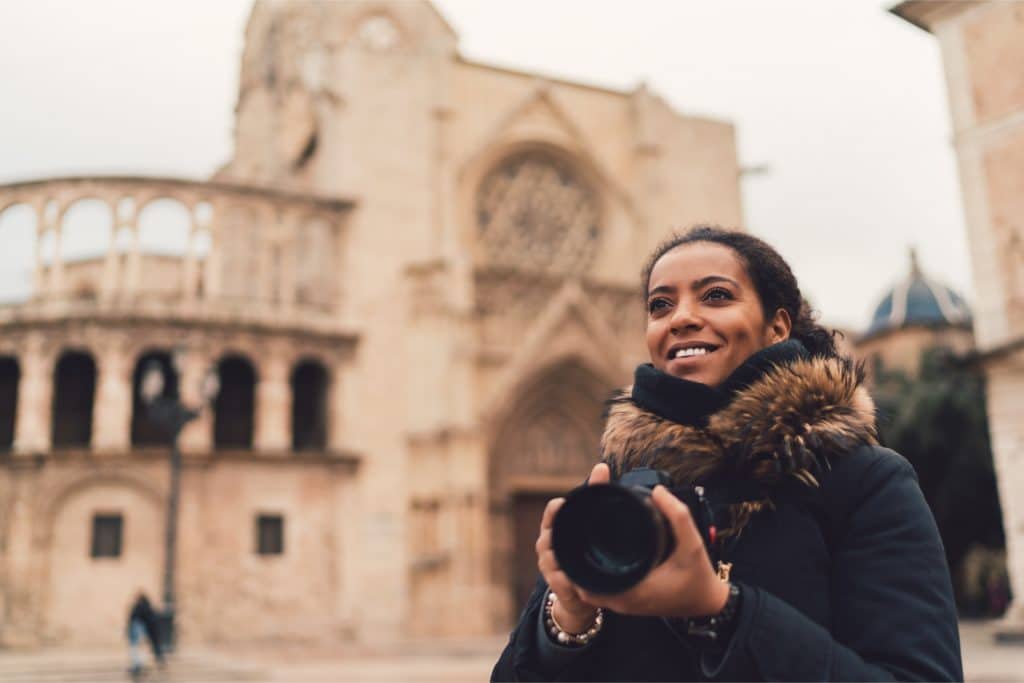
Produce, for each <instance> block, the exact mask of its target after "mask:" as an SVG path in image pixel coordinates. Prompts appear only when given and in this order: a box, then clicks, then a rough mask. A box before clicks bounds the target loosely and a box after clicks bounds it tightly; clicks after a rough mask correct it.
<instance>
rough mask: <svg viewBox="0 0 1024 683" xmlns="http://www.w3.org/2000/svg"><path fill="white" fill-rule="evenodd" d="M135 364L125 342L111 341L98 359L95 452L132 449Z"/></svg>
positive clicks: (93, 430)
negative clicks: (133, 375)
mask: <svg viewBox="0 0 1024 683" xmlns="http://www.w3.org/2000/svg"><path fill="white" fill-rule="evenodd" d="M133 362H134V358H132V357H130V356H129V353H128V348H127V344H125V343H124V341H123V340H111V341H110V343H108V345H107V347H106V348H105V349H104V351H103V355H102V356H100V358H99V363H98V365H99V367H98V368H97V370H98V376H97V378H96V399H95V401H94V402H93V409H92V450H93V451H105V452H110V451H121V452H124V451H127V450H129V449H130V448H131V425H132V374H133V372H132V371H133V370H134V367H133Z"/></svg>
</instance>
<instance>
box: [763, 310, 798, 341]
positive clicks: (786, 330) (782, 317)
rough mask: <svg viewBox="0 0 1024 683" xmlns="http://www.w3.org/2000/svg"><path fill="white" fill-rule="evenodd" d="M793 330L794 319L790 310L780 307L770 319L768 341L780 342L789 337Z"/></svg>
mask: <svg viewBox="0 0 1024 683" xmlns="http://www.w3.org/2000/svg"><path fill="white" fill-rule="evenodd" d="M792 331H793V320H792V319H791V318H790V317H789V311H787V310H786V309H785V308H780V309H778V310H776V311H775V315H774V316H772V319H771V320H769V321H768V330H767V332H768V343H769V344H778V343H780V342H784V341H786V340H787V339H789V334H790V332H792Z"/></svg>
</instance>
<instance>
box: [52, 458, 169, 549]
mask: <svg viewBox="0 0 1024 683" xmlns="http://www.w3.org/2000/svg"><path fill="white" fill-rule="evenodd" d="M99 485H114V486H124V487H126V488H129V489H132V490H134V491H136V492H137V493H139V494H141V495H142V497H144V498H147V499H148V500H149V501H150V502H151V503H152V504H153V505H155V506H156V507H157V508H158V509H160V510H162V509H164V507H166V505H167V497H166V494H165V493H164V491H162V490H160V489H158V488H157V487H155V486H153V484H152V482H150V481H147V480H146V479H145V478H143V477H141V476H137V475H135V474H133V473H131V472H128V471H123V472H97V473H93V474H87V475H85V476H83V477H81V478H77V479H75V480H73V481H70V482H66V483H64V484H63V485H61V486H59V487H57V488H56V489H55V490H52V491H50V492H48V493H47V494H46V495H42V496H39V499H38V502H37V505H38V511H37V515H38V516H37V519H41V520H43V523H42V524H40V525H38V526H36V528H35V536H34V538H33V542H34V543H35V545H36V547H37V548H48V547H49V545H50V540H51V538H52V535H53V525H54V522H55V521H56V519H57V515H58V514H59V513H60V511H61V509H62V508H63V507H64V505H65V504H66V503H67V502H68V501H69V500H71V499H72V498H74V497H75V496H77V495H78V494H79V493H82V492H85V491H87V490H88V489H91V488H94V487H96V486H99Z"/></svg>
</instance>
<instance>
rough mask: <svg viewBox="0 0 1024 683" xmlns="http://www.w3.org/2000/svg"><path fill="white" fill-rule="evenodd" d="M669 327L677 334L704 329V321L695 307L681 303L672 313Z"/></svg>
mask: <svg viewBox="0 0 1024 683" xmlns="http://www.w3.org/2000/svg"><path fill="white" fill-rule="evenodd" d="M669 326H670V327H671V329H672V332H675V333H679V332H682V331H683V330H699V329H700V328H702V327H704V320H703V319H702V318H701V317H700V315H699V314H698V312H697V310H696V307H695V306H693V305H691V304H686V303H682V302H680V303H679V304H677V305H676V308H675V310H674V311H672V319H671V320H670V321H669Z"/></svg>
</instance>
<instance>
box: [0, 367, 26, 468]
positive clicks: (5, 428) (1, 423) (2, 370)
mask: <svg viewBox="0 0 1024 683" xmlns="http://www.w3.org/2000/svg"><path fill="white" fill-rule="evenodd" d="M20 378H21V370H20V368H19V367H18V359H17V358H13V357H10V356H6V357H3V356H0V453H2V452H6V451H9V450H11V448H12V447H13V446H14V420H15V415H17V412H18V380H19V379H20Z"/></svg>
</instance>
